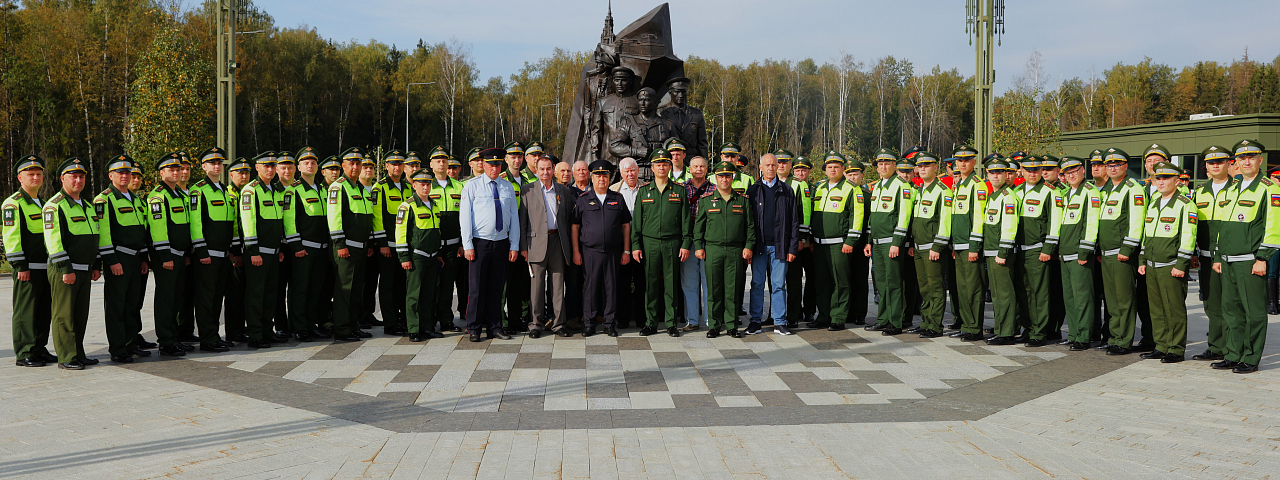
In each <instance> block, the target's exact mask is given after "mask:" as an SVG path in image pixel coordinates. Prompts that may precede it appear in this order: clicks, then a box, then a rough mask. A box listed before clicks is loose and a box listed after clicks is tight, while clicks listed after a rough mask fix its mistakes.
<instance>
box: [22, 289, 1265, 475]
mask: <svg viewBox="0 0 1280 480" xmlns="http://www.w3.org/2000/svg"><path fill="white" fill-rule="evenodd" d="M10 286H11V283H10V281H9V280H8V279H5V280H0V297H3V298H9V297H10V296H11V287H10ZM1195 287H1196V284H1195V283H1194V282H1193V283H1192V291H1191V294H1190V295H1189V297H1188V298H1189V304H1190V305H1191V314H1192V319H1191V323H1190V332H1191V342H1192V345H1189V346H1188V356H1190V355H1191V354H1194V353H1199V352H1201V351H1203V350H1204V345H1203V340H1204V335H1205V334H1204V332H1205V330H1206V329H1207V319H1206V318H1205V317H1204V314H1203V310H1202V309H1201V307H1200V304H1199V302H1198V301H1197V300H1196V298H1197V292H1196V291H1195ZM94 290H95V291H94V293H95V294H96V295H97V297H96V300H95V304H100V300H101V293H102V290H101V282H99V283H98V285H95V287H94ZM148 303H149V302H148ZM9 309H10V306H9V302H4V305H3V306H0V318H6V319H7V318H9ZM872 311H874V306H872ZM150 315H151V312H150V307H149V306H148V307H147V308H146V309H145V310H144V312H143V316H144V318H150ZM102 322H103V320H102V314H101V309H100V308H98V309H96V310H95V311H94V313H93V316H91V318H90V322H89V323H90V332H89V335H88V337H87V338H86V349H87V350H88V351H89V352H90V356H92V357H94V358H98V359H100V360H102V361H103V362H102V363H101V364H99V365H98V366H94V367H89V368H88V369H86V370H85V371H82V372H69V371H61V370H58V369H57V368H56V367H54V366H48V367H44V368H19V367H15V366H13V364H12V362H11V361H8V360H9V359H12V358H13V357H12V355H13V352H12V350H11V333H10V332H9V331H8V329H3V330H4V332H3V333H0V344H2V345H3V348H4V349H2V350H0V357H3V358H5V359H6V361H5V362H4V363H3V364H0V401H2V402H3V407H2V410H0V411H3V412H4V415H3V417H0V478H94V479H98V478H155V477H180V478H471V477H481V478H513V479H515V478H546V479H552V478H597V479H608V478H626V479H633V478H726V479H727V478H743V479H747V478H750V479H756V478H797V479H813V478H902V477H916V478H984V479H985V478H1022V477H1030V478H1219V477H1243V478H1264V477H1268V476H1277V475H1280V374H1278V373H1277V372H1280V365H1277V364H1280V356H1277V355H1276V353H1277V352H1280V332H1278V329H1277V328H1276V327H1273V328H1271V329H1270V330H1269V340H1268V349H1267V352H1266V355H1264V357H1263V362H1262V371H1260V372H1258V373H1256V374H1252V375H1235V374H1231V373H1229V372H1221V371H1214V370H1211V369H1209V367H1208V364H1207V363H1206V362H1196V361H1192V360H1187V361H1186V362H1183V363H1179V364H1161V363H1160V362H1157V361H1147V360H1140V359H1139V358H1138V357H1137V355H1128V356H1122V357H1113V356H1106V355H1104V354H1103V353H1102V352H1099V351H1096V350H1091V351H1087V352H1068V351H1067V350H1066V347H1059V346H1048V347H1042V348H1025V347H1012V346H1009V347H991V346H987V345H985V344H983V343H981V342H977V343H975V342H962V341H960V340H958V339H953V338H946V337H944V338H937V339H920V338H917V337H916V336H914V335H905V334H904V335H899V336H896V337H885V336H881V335H880V334H879V333H878V332H866V331H863V330H861V329H854V330H848V331H841V332H828V331H826V330H804V329H801V330H800V331H799V332H798V334H797V335H793V336H781V335H775V334H772V333H768V329H766V333H764V334H761V335H753V336H748V337H746V338H742V339H734V338H729V337H725V336H722V337H720V338H716V339H707V338H705V336H704V335H703V334H702V333H703V332H694V333H692V334H687V335H684V336H681V337H680V338H671V337H668V336H666V335H665V334H660V335H654V336H650V337H641V336H639V335H638V333H637V332H638V329H635V328H631V329H626V330H624V331H623V334H622V336H620V337H617V338H611V337H608V336H604V335H597V336H594V337H591V338H586V339H584V338H582V337H581V336H574V337H572V338H560V337H554V336H546V337H543V338H539V339H530V338H527V337H525V336H523V335H519V336H516V337H515V338H514V339H513V340H509V341H501V340H486V341H484V342H481V343H471V342H468V341H466V339H465V338H464V337H463V335H462V334H453V333H451V334H448V335H447V336H446V337H445V338H443V339H435V340H430V341H428V342H422V343H411V342H409V341H408V340H407V339H404V338H401V337H389V336H384V335H381V328H375V329H374V333H375V335H374V338H372V339H368V340H366V341H363V342H352V343H336V344H335V343H331V342H315V343H303V344H299V343H297V342H290V343H288V344H285V345H284V346H282V347H276V348H270V349H263V350H252V349H247V348H245V347H236V348H234V349H232V351H231V352H227V353H221V354H206V353H200V352H192V354H190V355H188V356H187V357H184V358H181V359H172V358H165V359H160V358H157V357H154V356H153V357H150V358H145V359H139V361H138V362H135V363H133V364H130V365H125V366H116V365H112V364H111V363H110V362H108V361H107V354H106V338H105V333H104V331H103V328H102ZM1272 322H1273V323H1275V322H1280V317H1272ZM146 324H147V327H146V328H148V329H149V328H150V322H149V321H147V322H146ZM145 335H146V336H147V337H148V338H150V339H154V334H152V333H151V332H147V333H145Z"/></svg>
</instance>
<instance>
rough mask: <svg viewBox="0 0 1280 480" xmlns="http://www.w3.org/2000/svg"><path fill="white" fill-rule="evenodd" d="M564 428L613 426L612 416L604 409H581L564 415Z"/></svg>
mask: <svg viewBox="0 0 1280 480" xmlns="http://www.w3.org/2000/svg"><path fill="white" fill-rule="evenodd" d="M565 428H568V429H583V428H596V429H598V428H613V417H612V415H610V414H609V412H608V411H606V410H581V411H575V412H568V414H567V415H565Z"/></svg>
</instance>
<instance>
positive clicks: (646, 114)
mask: <svg viewBox="0 0 1280 480" xmlns="http://www.w3.org/2000/svg"><path fill="white" fill-rule="evenodd" d="M635 98H636V105H637V107H638V109H639V111H637V112H636V113H635V114H633V115H624V116H622V117H620V118H619V122H618V125H617V128H616V129H615V130H614V131H613V133H612V134H611V135H610V137H609V153H610V154H611V155H612V156H613V158H616V159H618V161H621V160H622V159H623V158H627V157H631V158H634V159H637V160H638V161H640V162H641V163H646V162H644V159H645V158H647V157H648V156H649V152H652V151H653V150H655V149H658V148H662V143H663V142H665V141H666V140H667V139H668V138H671V136H672V133H673V131H672V128H671V124H670V123H669V122H668V121H667V120H666V119H664V118H662V117H661V116H660V115H658V92H657V91H656V90H654V89H652V88H649V87H644V88H642V89H640V92H639V93H637V94H636V97H635Z"/></svg>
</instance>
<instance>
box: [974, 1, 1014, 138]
mask: <svg viewBox="0 0 1280 480" xmlns="http://www.w3.org/2000/svg"><path fill="white" fill-rule="evenodd" d="M965 17H966V22H965V32H966V33H968V34H969V41H970V43H971V44H973V45H974V52H975V65H974V82H973V105H974V108H973V142H974V145H973V147H974V148H976V149H977V150H978V151H979V152H981V155H987V154H990V153H992V152H994V151H995V142H994V141H993V140H992V133H993V132H994V131H995V125H994V122H993V121H992V117H993V116H994V107H993V103H994V98H995V95H994V93H995V90H994V88H995V80H996V70H995V46H996V45H998V44H999V43H998V36H1001V35H1003V34H1004V0H965Z"/></svg>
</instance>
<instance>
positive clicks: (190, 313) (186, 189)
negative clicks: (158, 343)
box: [177, 151, 200, 351]
mask: <svg viewBox="0 0 1280 480" xmlns="http://www.w3.org/2000/svg"><path fill="white" fill-rule="evenodd" d="M177 154H178V161H179V162H181V163H182V170H179V171H178V189H180V190H182V194H183V195H185V196H186V197H187V201H188V205H190V200H191V170H192V168H193V167H194V165H192V163H191V156H190V155H188V154H187V152H185V151H178V152H177ZM193 253H195V252H194V250H192V251H188V252H187V258H186V263H187V268H185V269H183V271H182V275H183V287H182V291H183V292H186V293H191V292H194V291H196V272H195V269H194V268H191V262H193V261H194V260H195V259H194V258H192V254H193ZM195 332H196V299H195V296H194V295H187V296H186V297H184V298H183V299H182V302H181V305H180V306H179V308H178V342H179V343H181V346H182V348H184V349H186V350H187V351H191V350H194V349H195V347H194V346H193V345H192V343H199V342H200V337H199V336H197V335H196V333H195Z"/></svg>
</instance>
